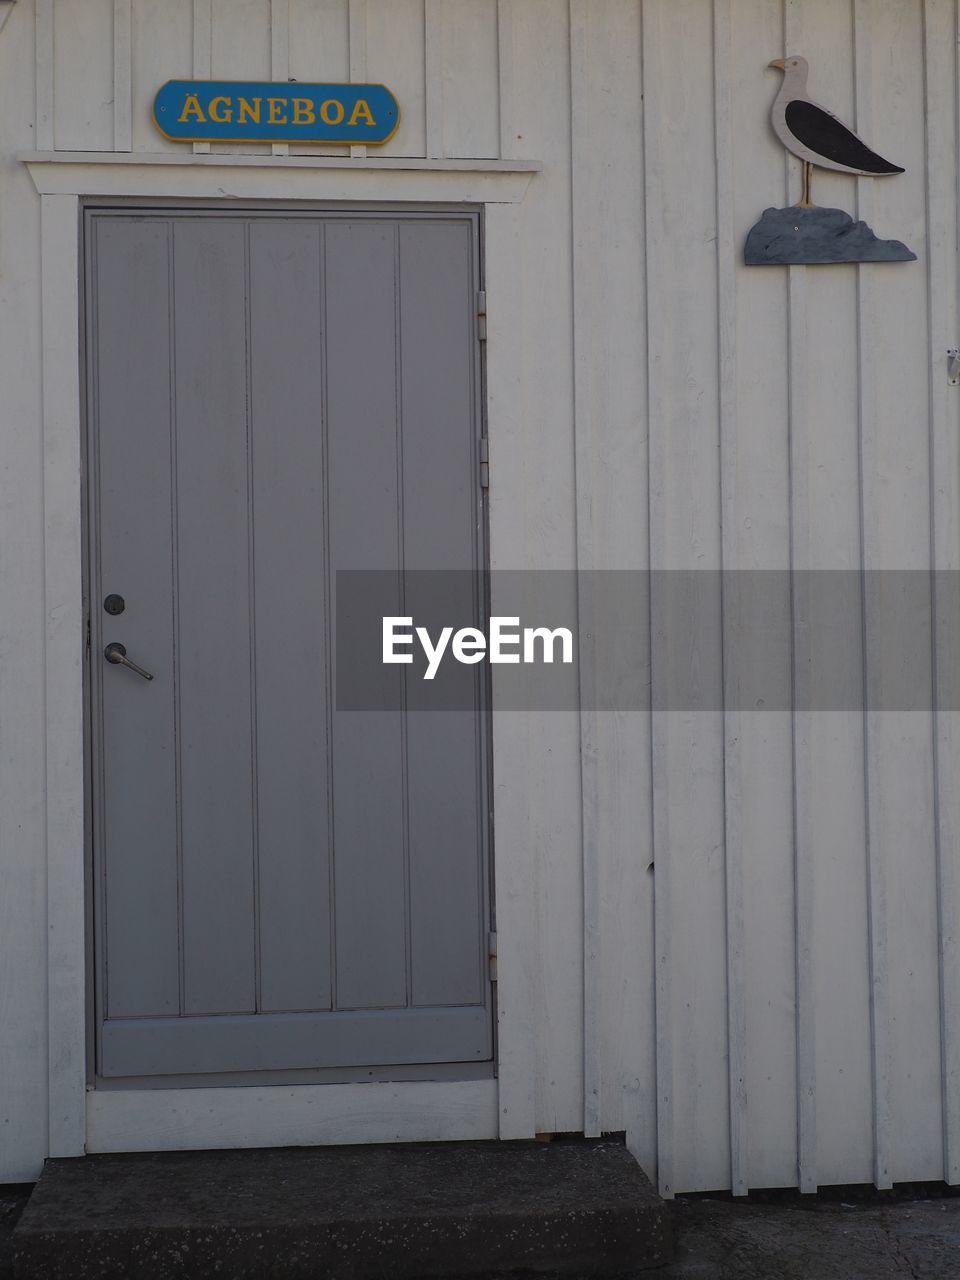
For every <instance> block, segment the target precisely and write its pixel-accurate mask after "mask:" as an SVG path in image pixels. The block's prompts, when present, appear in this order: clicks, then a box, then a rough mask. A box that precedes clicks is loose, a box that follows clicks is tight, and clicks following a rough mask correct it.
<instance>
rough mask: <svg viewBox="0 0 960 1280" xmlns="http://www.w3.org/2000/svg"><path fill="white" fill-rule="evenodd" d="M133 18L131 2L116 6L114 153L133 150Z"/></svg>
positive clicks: (116, 1)
mask: <svg viewBox="0 0 960 1280" xmlns="http://www.w3.org/2000/svg"><path fill="white" fill-rule="evenodd" d="M132 25H133V15H132V8H131V0H114V3H113V149H114V151H129V150H131V146H132V142H131V128H132V114H133V100H132V97H131V76H132V70H133V68H132V61H133V44H132V35H133V31H132Z"/></svg>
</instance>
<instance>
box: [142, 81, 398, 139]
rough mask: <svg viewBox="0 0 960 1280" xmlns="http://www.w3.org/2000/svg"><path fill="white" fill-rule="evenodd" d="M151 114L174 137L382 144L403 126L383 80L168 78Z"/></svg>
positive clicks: (392, 98) (394, 100)
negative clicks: (312, 81)
mask: <svg viewBox="0 0 960 1280" xmlns="http://www.w3.org/2000/svg"><path fill="white" fill-rule="evenodd" d="M153 118H154V120H155V122H156V125H157V128H158V129H159V130H160V132H161V133H162V134H163V135H164V137H165V138H170V139H171V140H172V141H174V142H339V143H344V144H346V145H351V144H353V145H360V144H362V145H366V146H371V145H372V146H379V145H380V144H381V143H383V142H386V141H387V140H388V139H389V138H392V137H393V135H394V134H395V133H396V131H397V128H398V127H399V124H400V107H399V106H398V104H397V100H396V98H395V97H394V96H393V94H392V93H391V92H390V90H389V89H387V88H386V87H385V86H384V85H382V84H296V83H292V82H287V81H279V82H277V81H265V82H264V81H258V80H168V81H167V83H166V84H165V85H164V86H163V88H162V89H160V90H159V91H158V93H157V96H156V98H155V99H154V102H153Z"/></svg>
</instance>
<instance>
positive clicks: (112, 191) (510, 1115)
mask: <svg viewBox="0 0 960 1280" xmlns="http://www.w3.org/2000/svg"><path fill="white" fill-rule="evenodd" d="M19 158H20V159H21V160H22V161H23V162H24V163H25V164H26V166H27V168H28V171H29V173H30V175H31V177H32V179H33V182H34V185H35V187H36V189H37V192H38V193H39V195H40V226H41V315H42V319H41V346H42V396H43V445H44V448H43V493H44V512H43V522H44V618H45V636H44V645H45V649H44V656H45V677H44V678H45V694H46V697H45V706H46V713H45V714H46V723H45V754H46V761H45V763H46V793H45V804H46V815H45V816H46V857H47V920H48V929H47V991H48V1038H49V1051H48V1089H49V1154H50V1155H52V1156H69V1155H80V1154H82V1153H83V1152H84V1151H123V1150H161V1149H173V1150H176V1149H187V1148H191V1147H193V1148H197V1147H234V1146H237V1147H239V1146H263V1145H285V1144H288V1143H292V1144H305V1143H331V1142H390V1141H404V1140H406V1141H429V1140H438V1139H457V1138H459V1139H463V1138H491V1137H501V1138H519V1137H532V1136H533V1135H534V1132H535V1127H536V1126H535V1119H534V1105H533V1103H534V1093H533V1080H534V1056H535V1046H534V1044H533V1043H532V1037H531V1034H530V1030H529V1029H530V1028H531V1027H532V1025H533V1018H532V1017H531V1016H530V1015H531V1013H532V1010H533V1003H534V999H535V994H534V993H535V989H536V986H537V974H536V971H535V965H534V959H535V957H534V955H533V952H532V946H531V939H530V934H529V930H528V929H527V927H526V926H527V921H528V920H529V919H530V918H531V917H532V911H533V878H532V869H531V867H530V865H529V861H528V858H527V857H526V856H525V855H526V850H525V839H524V836H525V831H526V825H527V822H526V819H527V814H526V804H525V799H524V797H525V785H524V783H525V777H524V774H525V769H526V767H527V764H526V761H527V749H526V733H525V730H524V728H523V722H524V718H523V717H517V716H516V715H511V713H509V712H508V711H500V710H498V681H497V678H496V675H497V673H496V670H494V673H493V681H492V685H493V688H492V708H493V710H492V734H491V736H492V783H493V790H494V793H495V794H496V796H497V806H498V809H497V845H498V852H499V857H498V859H497V873H496V880H495V884H496V888H495V895H494V899H493V907H494V911H495V916H496V920H497V930H498V982H497V987H496V994H495V1007H496V1017H497V1040H496V1043H497V1056H496V1065H497V1073H498V1074H497V1078H495V1079H489V1078H488V1079H481V1080H453V1081H451V1080H446V1081H445V1080H431V1081H422V1080H417V1081H401V1082H390V1083H387V1082H383V1083H370V1084H356V1083H344V1084H316V1085H308V1084H290V1085H264V1086H248V1087H238V1086H229V1087H225V1088H218V1087H213V1088H189V1089H162V1088H161V1089H143V1090H141V1089H131V1090H123V1091H107V1090H94V1089H92V1088H90V1086H89V1083H88V1072H87V988H88V980H87V955H88V948H87V932H88V931H87V920H86V905H85V903H86V894H85V869H86V863H87V858H86V848H87V838H86V837H87V826H88V818H89V801H88V799H87V797H88V795H89V790H88V786H87V777H86V763H85V762H86V751H85V734H86V728H87V724H86V716H85V711H84V671H85V652H86V639H87V627H86V624H87V618H86V614H85V608H84V591H83V580H84V575H83V552H84V516H85V510H84V508H85V501H84V497H83V492H82V490H83V480H82V471H81V465H82V464H81V432H82V422H83V418H82V412H81V410H82V400H81V358H80V357H81V351H80V338H81V307H82V305H83V295H82V263H83V248H82V204H83V203H84V202H85V201H98V202H110V203H112V202H114V201H116V202H117V203H121V202H123V201H125V200H131V201H138V200H143V199H146V200H149V201H153V202H156V203H164V204H174V203H177V202H178V201H193V200H200V201H203V202H205V203H208V202H209V203H213V204H219V203H220V202H221V201H222V202H224V204H226V203H227V202H231V203H234V204H244V203H250V202H255V201H269V202H270V203H271V204H273V203H275V202H276V203H278V204H282V203H285V202H286V203H292V202H294V201H296V202H304V201H309V202H311V203H314V204H318V205H324V204H329V203H331V202H336V203H344V204H350V205H356V206H363V207H366V208H369V207H371V206H374V207H375V206H377V205H381V206H383V207H384V208H386V207H387V206H390V207H392V208H396V207H397V206H398V205H407V206H409V207H411V208H424V206H429V207H435V206H436V205H443V204H447V205H453V206H457V205H460V206H463V205H472V206H474V207H476V206H479V207H481V208H482V211H483V226H482V249H481V252H482V254H483V262H484V280H485V287H486V291H487V296H488V330H487V333H488V337H487V351H486V377H485V381H484V384H483V387H482V393H483V394H482V401H483V403H482V412H483V415H484V419H485V422H486V429H487V434H488V437H489V439H490V441H491V449H490V485H491V487H490V493H489V500H488V520H489V563H490V566H491V568H499V567H518V565H522V562H523V544H522V542H519V543H518V542H517V539H516V530H517V527H518V526H517V520H518V512H519V513H522V510H523V505H524V494H523V487H522V467H521V466H520V465H519V459H520V445H521V437H522V418H521V404H520V386H521V378H520V370H521V353H520V342H521V334H522V330H521V317H522V297H521V292H520V281H521V278H522V273H521V271H520V269H519V264H520V220H519V204H520V202H521V201H522V200H523V198H524V195H525V194H526V192H527V190H528V187H529V185H530V182H531V179H532V177H533V175H534V174H535V173H536V171H537V170H538V169H539V168H540V165H539V164H538V163H537V162H533V161H464V162H460V161H416V160H409V161H407V160H404V161H393V162H389V161H385V160H382V159H381V160H373V161H360V162H356V161H351V160H348V159H340V158H335V159H333V160H332V162H331V160H329V159H327V158H320V157H318V158H313V157H269V158H266V157H259V156H234V155H231V156H224V155H212V154H211V155H203V154H191V155H184V156H179V155H177V156H168V155H166V154H164V155H163V156H162V157H161V156H154V155H150V156H143V155H137V154H133V153H104V154H78V153H69V152H52V153H36V152H34V153H26V154H24V155H22V156H21V157H19ZM301 207H303V205H302V204H301ZM491 609H493V610H495V609H496V601H495V600H492V601H491Z"/></svg>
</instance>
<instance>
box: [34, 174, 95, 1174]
mask: <svg viewBox="0 0 960 1280" xmlns="http://www.w3.org/2000/svg"><path fill="white" fill-rule="evenodd" d="M77 218H78V207H77V200H76V197H74V196H67V195H46V196H43V197H42V198H41V202H40V224H41V237H42V242H41V272H42V277H41V307H42V313H41V314H42V326H41V338H42V342H43V350H44V351H46V352H49V353H53V352H63V353H64V359H63V360H62V361H60V360H56V359H49V358H48V359H46V360H45V361H44V363H43V385H42V394H43V401H42V403H43V459H44V470H43V523H44V540H43V548H44V550H43V555H44V563H43V610H44V613H43V616H44V619H45V631H44V657H45V663H46V682H45V689H44V706H45V712H44V721H45V723H44V735H45V737H44V743H45V764H44V778H43V782H44V794H45V797H46V863H47V918H46V929H47V939H48V950H47V1045H48V1059H47V1067H48V1083H49V1095H48V1096H49V1109H48V1116H49V1152H48V1154H49V1155H52V1156H75V1155H80V1154H82V1152H83V1144H84V1130H85V1110H84V1102H85V1098H84V1094H85V1088H86V1008H85V999H86V996H85V986H86V953H85V946H84V938H85V929H84V866H83V857H82V852H81V851H82V850H83V848H84V776H83V750H84V725H83V668H82V655H83V648H84V645H83V637H84V633H83V599H82V593H81V585H80V584H81V567H80V554H81V552H80V542H81V537H80V385H79V368H78V361H76V360H74V359H71V358H70V355H69V354H68V353H74V352H77V351H79V343H80V333H79V323H78V311H79V308H78V305H77V281H78V272H77V252H78V239H79V237H78V227H77Z"/></svg>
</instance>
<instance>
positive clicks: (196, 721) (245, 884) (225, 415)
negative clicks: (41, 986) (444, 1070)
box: [85, 210, 492, 1083]
mask: <svg viewBox="0 0 960 1280" xmlns="http://www.w3.org/2000/svg"><path fill="white" fill-rule="evenodd" d="M478 231H479V228H478V222H477V219H476V217H475V216H474V215H470V214H463V215H447V214H439V213H438V214H435V215H425V214H404V215H399V216H384V215H380V214H377V215H375V214H361V213H353V214H351V213H336V214H333V213H330V214H327V213H322V214H321V213H303V214H300V213H286V212H284V213H280V212H273V211H263V212H257V213H250V214H245V213H236V214H234V213H228V214H223V213H220V212H216V213H212V212H189V213H185V212H182V211H181V212H177V211H171V212H169V213H158V212H145V211H130V212H121V211H107V210H97V211H93V210H90V211H88V213H87V216H86V224H85V240H86V261H87V271H86V281H87V283H86V334H87V341H86V349H87V357H86V361H87V363H86V369H87V402H88V419H89V423H88V426H89V431H88V437H89V438H88V454H87V465H88V472H89V488H88V492H89V497H90V573H89V596H90V614H91V633H90V656H91V662H90V670H91V678H90V689H91V696H90V705H91V728H92V733H91V741H92V753H91V758H92V761H93V769H92V774H93V822H92V826H93V884H94V892H93V907H94V920H95V928H94V938H95V955H94V961H95V965H94V972H95V989H96V1058H97V1071H98V1073H99V1074H100V1075H101V1076H103V1077H147V1076H180V1077H183V1076H186V1077H191V1076H194V1075H196V1076H197V1077H198V1081H197V1082H198V1083H202V1081H203V1076H204V1074H206V1075H207V1076H208V1078H209V1073H237V1072H270V1071H301V1072H302V1071H305V1070H313V1069H323V1068H338V1069H350V1068H370V1067H379V1066H400V1065H403V1066H405V1067H407V1068H409V1067H411V1066H415V1065H416V1064H435V1063H477V1062H481V1061H485V1060H489V1059H490V1058H491V1055H492V1032H491V1019H490V998H489V996H490V987H489V975H488V972H487V962H486V956H487V950H488V948H487V945H486V943H487V929H488V927H489V922H488V919H487V909H488V884H487V881H488V876H487V865H486V858H487V839H486V814H487V803H486V798H485V767H484V731H483V725H484V721H483V714H482V713H483V701H484V694H483V682H482V680H481V679H480V678H479V675H478V677H477V681H476V703H475V706H474V709H473V711H472V712H463V711H458V712H442V713H429V712H423V711H419V712H418V711H416V710H410V709H409V708H408V705H407V704H408V699H407V698H406V697H404V696H400V697H398V698H394V699H393V700H392V701H390V700H389V699H388V700H386V701H385V705H384V709H383V710H370V711H362V712H357V711H338V709H337V705H336V694H335V690H336V664H337V661H338V655H337V653H336V646H335V638H336V626H335V621H334V619H335V600H336V581H337V577H336V575H337V573H338V572H340V571H344V570H359V569H374V570H379V571H381V575H382V571H384V570H388V571H393V570H395V571H396V582H397V602H396V603H397V607H396V609H395V612H397V613H399V612H401V610H400V601H401V599H402V592H403V581H404V571H405V570H407V569H409V568H416V569H451V568H453V569H476V568H477V567H479V566H480V564H481V553H482V547H481V537H480V533H479V530H480V529H481V527H482V520H481V518H480V514H481V494H480V489H479V478H478V437H479V423H478V410H477V402H478V367H479V360H478V347H477V341H478V337H477V331H476V323H475V317H476V290H477V283H478V281H477V270H478V267H477V263H478ZM480 608H481V606H480V605H479V603H478V605H477V610H478V619H479V610H480ZM111 646H113V647H111ZM116 646H121V647H122V651H125V652H122V651H121V650H120V649H118V648H116ZM341 657H342V655H341ZM109 658H112V659H113V661H110V660H108V659H109ZM117 659H125V660H121V661H117ZM128 663H134V664H136V667H139V668H140V669H141V670H140V671H138V670H137V669H135V667H133V666H130V665H127V664H128ZM141 672H142V673H143V674H141ZM148 675H149V676H152V679H148V678H147V676H148ZM384 678H385V679H386V680H387V681H388V682H389V681H393V680H396V681H400V682H403V681H406V680H409V679H412V676H410V675H409V674H408V673H407V672H406V671H405V670H404V668H402V667H391V668H389V669H388V670H387V671H386V672H385V673H384ZM414 705H415V700H414ZM188 1082H189V1081H188Z"/></svg>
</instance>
